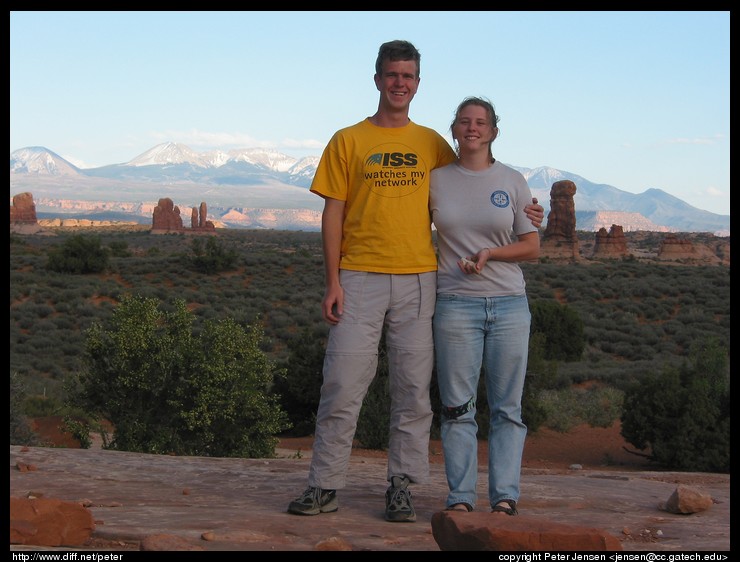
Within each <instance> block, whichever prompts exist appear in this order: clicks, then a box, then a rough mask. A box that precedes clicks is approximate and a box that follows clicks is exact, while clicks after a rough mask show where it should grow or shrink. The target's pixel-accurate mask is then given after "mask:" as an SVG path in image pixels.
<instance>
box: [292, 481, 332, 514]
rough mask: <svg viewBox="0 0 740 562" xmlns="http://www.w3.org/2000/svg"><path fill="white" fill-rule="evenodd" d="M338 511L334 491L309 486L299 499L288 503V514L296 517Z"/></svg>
mask: <svg viewBox="0 0 740 562" xmlns="http://www.w3.org/2000/svg"><path fill="white" fill-rule="evenodd" d="M337 509H339V500H337V492H336V490H322V489H321V488H314V487H313V486H309V487H308V488H306V491H305V492H303V495H302V496H301V497H300V498H297V499H295V500H293V501H292V502H290V505H289V506H288V513H295V514H296V515H318V514H319V513H331V512H332V511H336V510H337Z"/></svg>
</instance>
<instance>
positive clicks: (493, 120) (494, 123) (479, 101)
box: [450, 96, 499, 162]
mask: <svg viewBox="0 0 740 562" xmlns="http://www.w3.org/2000/svg"><path fill="white" fill-rule="evenodd" d="M469 105H477V106H478V107H482V108H483V109H484V110H485V111H486V115H487V116H488V121H489V122H490V124H491V128H492V129H497V128H498V122H499V116H498V115H496V110H495V109H494V107H493V104H492V103H491V102H490V101H488V100H487V99H486V98H482V97H476V96H470V97H467V98H465V99H464V100H462V101H461V102H460V105H458V106H457V109H456V110H455V117H454V118H453V119H452V123H450V132H452V128H453V127H454V126H455V123H457V120H458V119H459V118H460V112H461V111H462V110H463V109H465V108H466V107H468V106H469ZM496 136H498V135H496ZM496 136H494V138H492V139H491V142H489V143H488V156H489V157H490V159H491V162H493V150H492V149H491V145H492V144H493V141H494V140H495V138H496ZM455 150H458V147H455Z"/></svg>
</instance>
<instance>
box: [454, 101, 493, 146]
mask: <svg viewBox="0 0 740 562" xmlns="http://www.w3.org/2000/svg"><path fill="white" fill-rule="evenodd" d="M452 137H453V138H454V139H455V140H456V141H457V144H458V146H459V147H460V150H461V151H462V150H479V149H481V148H485V149H486V150H488V145H489V144H490V143H491V142H492V141H493V139H494V138H495V128H494V127H492V126H491V120H490V119H489V117H488V112H487V111H486V109H485V108H484V107H481V106H480V105H474V104H471V105H467V106H465V107H464V108H463V109H461V110H460V112H459V114H458V116H457V119H456V120H455V124H454V125H453V127H452Z"/></svg>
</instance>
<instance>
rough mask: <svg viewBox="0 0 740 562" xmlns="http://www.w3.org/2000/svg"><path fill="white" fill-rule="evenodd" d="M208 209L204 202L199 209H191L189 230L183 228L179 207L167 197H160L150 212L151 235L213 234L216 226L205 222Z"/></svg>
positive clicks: (207, 221)
mask: <svg viewBox="0 0 740 562" xmlns="http://www.w3.org/2000/svg"><path fill="white" fill-rule="evenodd" d="M207 216H208V209H207V206H206V203H205V201H204V202H202V203H201V204H200V207H193V208H192V212H191V214H190V228H185V227H184V226H183V223H182V217H181V216H180V207H178V206H176V205H175V203H174V202H173V201H172V199H170V198H169V197H162V198H161V199H160V200H159V202H158V203H157V206H156V207H154V211H153V212H152V230H151V232H152V234H165V233H170V232H173V233H180V232H181V233H186V232H188V233H192V234H201V233H202V234H215V233H216V226H215V225H214V224H213V222H212V221H209V220H206V217H207Z"/></svg>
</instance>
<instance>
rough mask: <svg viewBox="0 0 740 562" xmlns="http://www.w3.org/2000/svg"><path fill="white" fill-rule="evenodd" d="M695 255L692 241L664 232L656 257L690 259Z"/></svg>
mask: <svg viewBox="0 0 740 562" xmlns="http://www.w3.org/2000/svg"><path fill="white" fill-rule="evenodd" d="M695 257H696V249H695V248H694V243H693V242H691V240H688V239H686V238H679V237H678V236H676V235H675V234H666V235H665V237H664V238H663V242H662V243H661V245H660V250H658V258H659V259H664V260H679V259H692V258H695Z"/></svg>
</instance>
